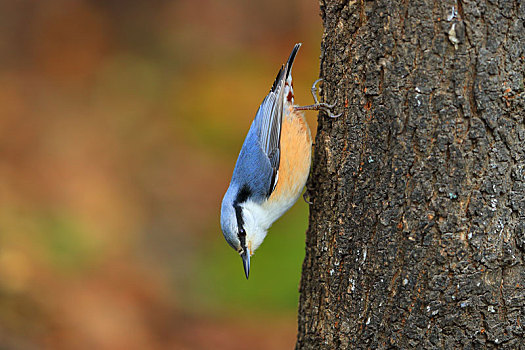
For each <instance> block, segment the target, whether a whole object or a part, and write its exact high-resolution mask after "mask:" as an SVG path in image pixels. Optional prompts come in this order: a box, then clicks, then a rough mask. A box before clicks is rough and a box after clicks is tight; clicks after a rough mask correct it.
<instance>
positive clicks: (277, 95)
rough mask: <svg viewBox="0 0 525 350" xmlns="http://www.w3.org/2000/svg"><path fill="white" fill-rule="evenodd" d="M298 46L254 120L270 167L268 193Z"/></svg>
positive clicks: (278, 154)
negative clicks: (286, 92) (285, 100)
mask: <svg viewBox="0 0 525 350" xmlns="http://www.w3.org/2000/svg"><path fill="white" fill-rule="evenodd" d="M300 47H301V44H296V45H295V46H294V48H293V50H292V52H291V54H290V57H289V58H288V61H287V63H286V65H284V66H282V67H281V69H280V70H279V73H277V77H276V78H275V81H274V83H273V86H272V88H271V89H270V92H269V93H268V95H267V96H266V97H265V98H264V100H263V102H262V103H261V106H260V107H259V110H258V111H257V114H256V116H255V120H254V124H255V126H256V128H257V131H258V133H257V135H258V137H259V142H260V144H261V147H262V150H263V152H264V153H265V154H266V156H267V157H268V159H269V161H270V165H271V167H272V179H271V182H270V188H269V189H268V195H270V194H271V193H272V192H273V190H274V189H275V185H276V184H277V180H278V174H279V162H280V160H281V148H280V142H281V126H282V119H283V105H284V98H285V96H284V86H285V84H286V81H287V79H288V78H289V76H290V74H291V69H292V65H293V62H294V60H295V56H296V55H297V51H298V50H299V48H300Z"/></svg>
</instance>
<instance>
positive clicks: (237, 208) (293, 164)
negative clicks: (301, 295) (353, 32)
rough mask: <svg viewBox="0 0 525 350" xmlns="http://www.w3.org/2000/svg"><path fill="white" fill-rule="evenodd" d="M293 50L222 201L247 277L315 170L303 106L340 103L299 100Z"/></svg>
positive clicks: (228, 235)
mask: <svg viewBox="0 0 525 350" xmlns="http://www.w3.org/2000/svg"><path fill="white" fill-rule="evenodd" d="M301 45H302V44H301V43H298V44H295V46H294V47H293V49H292V52H291V53H290V56H289V58H288V60H287V62H286V64H283V65H282V66H281V68H280V70H279V72H278V73H277V77H276V78H275V81H274V83H273V85H272V87H271V89H270V92H269V93H268V94H267V95H266V97H265V98H264V100H263V101H262V103H261V105H260V106H259V109H258V110H257V113H256V114H255V118H254V120H253V122H252V124H251V127H250V129H249V131H248V134H247V135H246V138H245V140H244V143H243V145H242V147H241V150H240V153H239V156H238V158H237V162H236V164H235V168H234V170H233V175H232V178H231V181H230V185H229V187H228V189H227V191H226V193H225V195H224V197H223V200H222V204H221V219H220V224H221V229H222V233H223V235H224V238H225V239H226V241H227V242H228V244H229V245H230V246H231V247H232V248H233V249H235V250H236V251H237V252H238V253H239V255H240V256H241V258H242V261H243V267H244V273H245V276H246V279H248V277H249V274H250V258H251V256H252V255H253V253H254V252H255V250H256V249H257V248H259V246H260V245H261V243H262V242H263V240H264V238H265V237H266V233H267V231H268V229H269V228H270V226H271V225H272V224H273V223H274V222H275V221H276V220H277V219H278V218H280V217H281V216H282V215H283V214H284V213H285V212H286V211H287V210H288V209H290V208H291V207H292V206H293V205H294V203H295V202H296V201H297V199H298V198H299V196H300V194H301V192H302V190H303V188H304V186H305V184H306V181H307V179H308V175H309V173H310V164H311V150H312V136H311V133H310V128H309V127H308V125H307V123H306V120H305V118H304V114H303V113H302V111H303V110H325V111H327V112H328V115H329V116H330V117H334V118H336V117H338V116H339V115H333V114H331V112H330V110H331V108H332V107H334V106H335V104H333V105H329V104H327V103H319V102H318V99H317V94H316V84H317V83H318V82H319V81H320V80H322V79H318V80H316V81H315V82H314V84H313V86H312V95H313V97H314V102H315V104H313V105H308V106H295V105H294V93H293V86H292V66H293V63H294V60H295V57H296V55H297V52H298V51H299V48H300V47H301Z"/></svg>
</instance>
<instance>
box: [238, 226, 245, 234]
mask: <svg viewBox="0 0 525 350" xmlns="http://www.w3.org/2000/svg"><path fill="white" fill-rule="evenodd" d="M239 236H246V231H244V228H242V227H241V228H239Z"/></svg>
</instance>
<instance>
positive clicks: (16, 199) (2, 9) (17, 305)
mask: <svg viewBox="0 0 525 350" xmlns="http://www.w3.org/2000/svg"><path fill="white" fill-rule="evenodd" d="M318 13H319V9H318V3H317V2H316V1H313V0H312V1H304V0H293V1H284V2H283V1H281V0H269V1H258V2H248V1H243V0H225V1H212V0H199V1H195V0H174V1H166V0H150V1H130V0H128V1H118V0H110V1H107V0H106V1H103V0H99V1H80V0H47V1H38V0H17V1H9V0H0V348H1V349H248V348H250V349H291V348H293V346H294V343H295V335H296V328H297V326H296V308H297V302H298V296H299V295H298V284H299V279H300V272H301V264H302V260H303V257H304V241H305V238H304V234H305V230H306V227H307V214H308V212H307V210H308V209H307V206H306V204H305V203H304V202H303V201H302V200H300V201H298V204H297V205H296V206H295V207H294V208H293V209H292V210H291V211H290V212H288V213H287V214H286V215H285V216H284V217H283V218H282V219H281V220H280V221H278V222H277V223H276V224H275V225H274V226H273V228H272V229H271V231H270V234H269V236H268V237H267V239H266V241H265V243H264V244H263V245H262V246H261V248H260V249H259V250H258V251H257V253H256V255H255V256H254V258H253V259H252V273H251V275H250V280H249V281H246V279H245V277H244V273H243V268H242V263H241V259H240V257H239V256H238V255H237V254H236V253H235V252H234V251H233V250H232V249H231V248H230V247H229V246H228V245H227V244H226V242H225V241H224V238H223V236H222V233H221V230H220V225H219V208H220V202H221V200H222V196H223V194H224V192H225V191H226V188H227V186H228V183H229V179H230V176H231V173H232V171H233V167H234V164H235V160H236V158H237V155H238V152H239V149H240V147H241V145H242V142H243V139H244V136H245V134H246V132H247V130H248V128H249V125H250V123H251V121H252V118H253V117H254V115H255V112H256V110H257V108H258V106H259V104H260V102H261V101H262V99H263V98H264V96H265V95H266V93H267V92H268V90H269V88H270V86H271V84H272V83H273V81H274V78H275V75H276V74H277V71H278V69H279V67H280V65H281V64H282V63H284V62H285V60H286V59H287V57H288V55H289V53H290V50H291V49H292V47H293V44H294V43H296V42H303V47H302V49H301V51H300V53H299V55H298V58H297V61H296V63H295V65H294V86H295V97H296V102H297V103H299V104H303V105H304V104H310V103H312V99H311V96H310V92H309V90H310V86H311V84H312V82H313V81H314V80H315V79H316V78H317V76H318V72H319V68H318V64H319V62H318V61H319V45H320V40H321V35H322V24H321V19H320V17H319V14H318ZM307 118H308V122H309V124H310V128H311V130H312V133H315V129H316V120H315V118H316V114H314V113H313V112H308V113H307Z"/></svg>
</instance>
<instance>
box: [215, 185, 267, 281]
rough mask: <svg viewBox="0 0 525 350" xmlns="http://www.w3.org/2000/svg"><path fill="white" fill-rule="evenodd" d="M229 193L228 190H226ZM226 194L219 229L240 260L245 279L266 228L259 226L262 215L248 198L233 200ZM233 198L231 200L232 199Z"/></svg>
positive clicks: (236, 197) (237, 197)
mask: <svg viewBox="0 0 525 350" xmlns="http://www.w3.org/2000/svg"><path fill="white" fill-rule="evenodd" d="M228 192H229V190H228ZM228 192H226V195H225V196H224V199H223V201H222V206H221V228H222V233H223V235H224V238H225V239H226V242H228V244H229V245H230V246H231V247H232V248H233V249H235V251H236V252H237V253H239V255H240V256H241V258H242V261H243V266H244V273H245V275H246V278H248V276H249V274H250V257H251V256H252V255H253V253H254V252H255V250H256V249H257V248H259V246H260V245H261V243H262V242H263V240H264V237H265V236H266V231H267V228H264V225H261V220H260V216H261V215H262V214H263V213H262V212H261V211H260V210H259V209H258V207H259V206H258V205H257V204H256V203H254V202H252V201H251V200H250V199H249V198H241V199H244V200H243V201H239V200H238V199H239V196H238V195H236V196H235V198H233V196H230V195H229V193H228ZM232 198H233V199H232Z"/></svg>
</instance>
